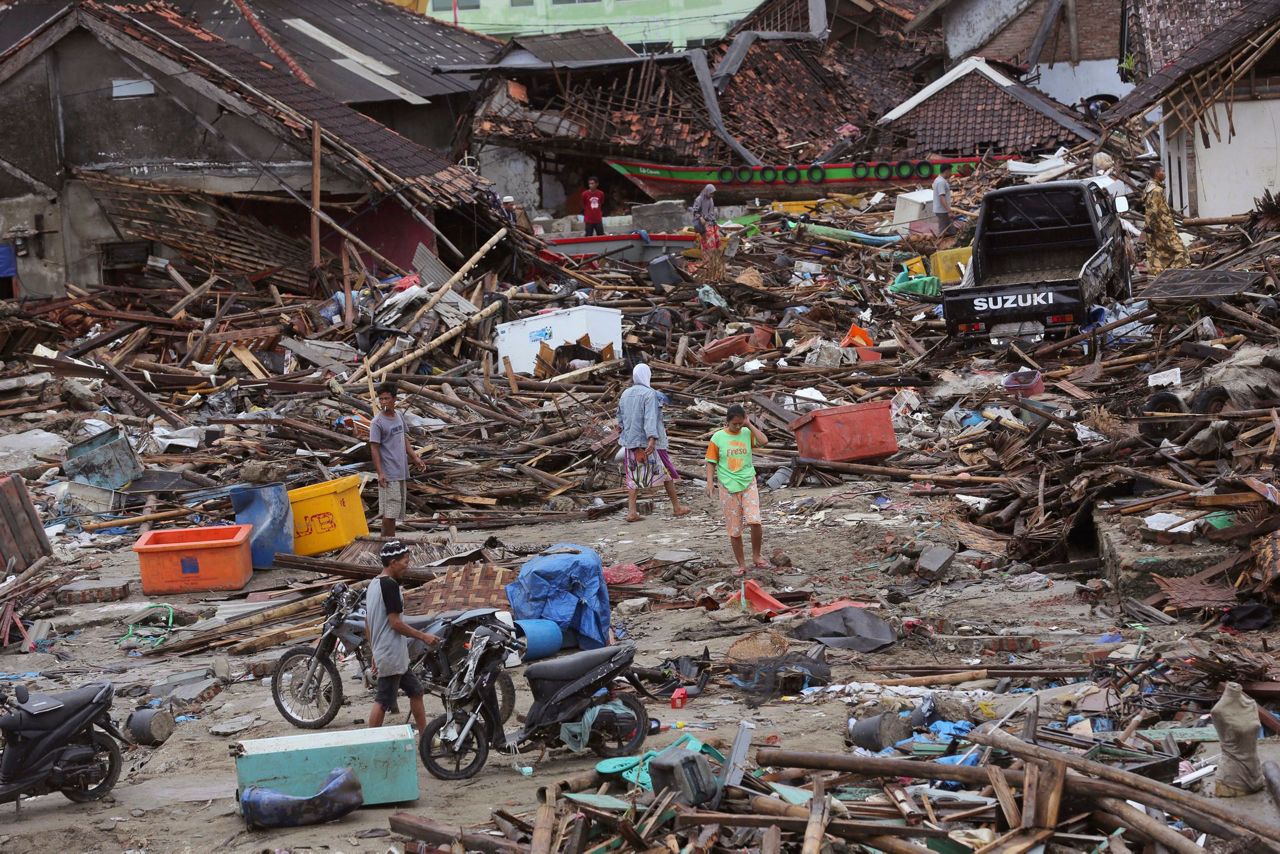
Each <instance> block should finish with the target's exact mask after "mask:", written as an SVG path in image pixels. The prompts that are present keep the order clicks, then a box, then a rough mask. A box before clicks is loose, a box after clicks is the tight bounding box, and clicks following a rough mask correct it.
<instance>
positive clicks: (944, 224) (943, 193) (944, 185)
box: [933, 172, 951, 237]
mask: <svg viewBox="0 0 1280 854" xmlns="http://www.w3.org/2000/svg"><path fill="white" fill-rule="evenodd" d="M933 215H934V216H935V217H937V219H938V229H937V234H938V236H939V237H941V236H942V235H944V234H946V233H947V232H948V231H949V230H950V229H951V184H950V183H949V182H948V181H947V178H946V176H945V175H943V174H942V173H941V172H939V173H938V177H937V178H934V179H933Z"/></svg>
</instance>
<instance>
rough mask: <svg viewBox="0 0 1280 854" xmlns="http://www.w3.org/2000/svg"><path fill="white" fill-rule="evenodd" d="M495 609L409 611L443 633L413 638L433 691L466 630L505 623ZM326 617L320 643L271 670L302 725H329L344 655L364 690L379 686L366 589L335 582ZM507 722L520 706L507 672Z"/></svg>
mask: <svg viewBox="0 0 1280 854" xmlns="http://www.w3.org/2000/svg"><path fill="white" fill-rule="evenodd" d="M498 613H499V612H498V610H497V609H496V608H474V609H472V610H469V611H449V612H446V613H443V614H436V615H432V616H405V617H404V621H405V623H407V624H408V625H410V626H412V627H413V628H415V629H418V630H419V631H423V632H427V633H428V634H433V635H435V636H436V637H438V638H440V644H439V645H438V646H437V647H436V648H435V649H429V648H428V647H427V645H426V644H424V643H422V642H420V641H417V640H414V641H410V644H409V655H410V662H409V666H410V667H411V668H412V669H413V672H414V673H416V674H417V676H418V678H419V679H420V680H421V682H422V687H423V689H424V690H425V691H426V692H427V693H428V694H436V695H439V694H441V693H442V692H443V691H444V689H445V687H446V686H447V685H448V684H449V679H450V678H452V676H453V672H454V668H455V666H456V665H457V663H458V662H461V661H462V660H463V659H464V658H465V657H466V654H467V650H466V638H467V635H468V634H469V633H470V632H471V631H474V630H475V628H477V627H479V626H484V625H488V624H490V623H497V622H500V621H499V619H498V616H497V615H498ZM324 614H325V621H324V626H323V627H322V628H321V631H320V640H319V642H318V643H316V645H315V646H299V647H294V648H293V649H290V650H288V651H286V652H285V653H284V655H282V656H280V660H279V661H277V662H276V667H275V671H274V672H273V673H272V675H271V696H272V699H274V700H275V703H276V708H277V709H278V710H279V711H280V714H281V715H282V716H284V719H285V720H287V721H288V722H289V723H291V724H293V725H294V726H296V727H301V728H302V729H320V728H322V727H325V726H328V725H329V723H330V722H332V721H333V719H334V718H335V717H336V716H337V714H338V710H339V709H340V708H341V707H342V700H343V696H344V695H343V688H342V676H341V674H340V673H339V672H338V662H337V657H338V655H339V654H345V655H350V656H353V657H354V658H355V660H356V666H357V668H358V671H359V677H360V679H361V681H363V682H364V686H365V689H366V690H367V691H372V690H373V689H374V687H375V677H374V671H373V656H372V653H371V650H370V648H369V643H368V639H367V638H366V637H365V616H364V594H363V593H362V592H361V591H359V590H352V589H351V588H349V587H348V586H347V585H345V584H337V585H334V588H333V590H332V591H331V592H330V593H329V598H328V599H326V600H325V603H324ZM497 690H498V696H499V701H500V706H501V709H502V716H503V721H504V722H505V721H506V720H507V719H508V718H510V717H511V712H512V710H513V709H514V708H515V692H516V687H515V683H514V682H513V681H512V680H511V676H510V674H508V673H503V674H502V675H501V677H500V678H499V679H498V680H497ZM392 711H394V710H392Z"/></svg>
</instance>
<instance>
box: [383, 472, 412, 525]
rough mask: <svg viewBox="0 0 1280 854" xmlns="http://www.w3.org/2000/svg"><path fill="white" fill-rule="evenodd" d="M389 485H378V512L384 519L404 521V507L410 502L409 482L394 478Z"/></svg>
mask: <svg viewBox="0 0 1280 854" xmlns="http://www.w3.org/2000/svg"><path fill="white" fill-rule="evenodd" d="M388 483H389V485H388V486H386V487H385V488H384V487H381V486H379V487H378V514H379V515H380V516H381V517H382V518H383V519H395V520H396V521H397V522H402V521H404V508H405V505H406V504H407V503H408V502H409V482H408V481H407V480H392V481H389V482H388Z"/></svg>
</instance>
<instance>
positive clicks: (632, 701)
mask: <svg viewBox="0 0 1280 854" xmlns="http://www.w3.org/2000/svg"><path fill="white" fill-rule="evenodd" d="M613 699H614V700H617V701H618V702H620V703H622V705H624V706H626V707H627V711H628V712H630V713H631V723H630V724H626V723H624V722H623V721H621V720H618V719H617V718H615V719H614V721H613V725H612V726H610V727H608V731H605V730H604V729H603V728H602V729H599V730H597V729H595V727H592V732H591V742H590V744H591V749H592V750H594V751H595V752H596V755H597V756H603V757H604V758H606V759H612V758H614V757H617V756H631V755H632V754H634V753H635V752H636V751H638V750H639V749H640V745H642V744H644V738H645V736H646V735H648V734H649V711H648V709H646V708H645V707H644V703H642V702H640V698H639V697H637V696H636V695H635V694H618V695H617V696H615V697H614V698H613ZM596 720H597V721H599V720H600V719H599V718H596Z"/></svg>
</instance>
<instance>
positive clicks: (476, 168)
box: [458, 154, 480, 175]
mask: <svg viewBox="0 0 1280 854" xmlns="http://www.w3.org/2000/svg"><path fill="white" fill-rule="evenodd" d="M458 165H459V166H461V167H462V168H463V169H466V170H467V171H468V172H470V173H471V174H472V175H479V174H480V161H479V160H477V159H476V158H475V157H473V156H472V155H470V154H464V155H463V156H462V159H461V160H459V161H458Z"/></svg>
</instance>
